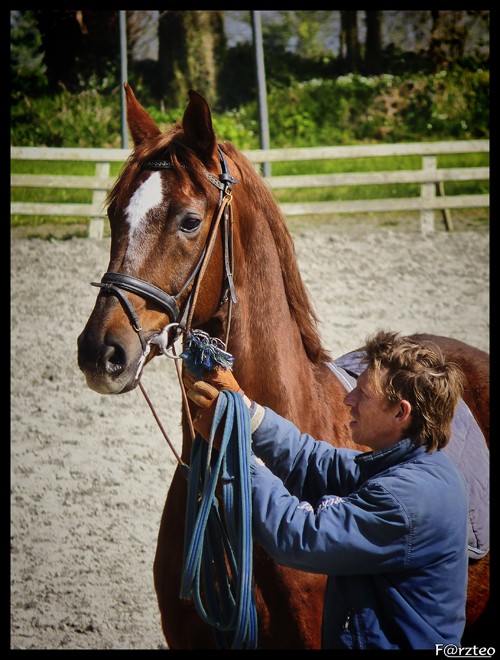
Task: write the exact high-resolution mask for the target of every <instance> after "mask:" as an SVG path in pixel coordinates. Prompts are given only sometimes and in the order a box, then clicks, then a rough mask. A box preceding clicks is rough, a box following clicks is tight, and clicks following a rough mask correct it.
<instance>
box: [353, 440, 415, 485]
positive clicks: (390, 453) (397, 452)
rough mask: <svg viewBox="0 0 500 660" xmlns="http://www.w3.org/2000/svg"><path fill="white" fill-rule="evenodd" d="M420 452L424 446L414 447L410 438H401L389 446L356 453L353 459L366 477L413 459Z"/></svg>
mask: <svg viewBox="0 0 500 660" xmlns="http://www.w3.org/2000/svg"><path fill="white" fill-rule="evenodd" d="M422 454H425V446H423V445H422V446H420V447H415V445H414V444H413V442H412V440H411V438H403V440H400V441H399V442H396V444H394V445H391V446H390V447H385V448H384V449H378V450H377V451H368V452H363V453H361V454H358V455H357V456H356V457H355V459H354V460H355V461H356V463H357V464H358V466H359V470H360V472H361V474H362V476H363V477H364V478H365V479H368V478H369V477H372V476H373V475H374V474H378V473H379V472H382V471H383V470H387V469H388V468H390V467H393V466H394V465H398V464H399V463H406V462H408V461H411V460H414V459H415V458H417V457H418V456H421V455H422Z"/></svg>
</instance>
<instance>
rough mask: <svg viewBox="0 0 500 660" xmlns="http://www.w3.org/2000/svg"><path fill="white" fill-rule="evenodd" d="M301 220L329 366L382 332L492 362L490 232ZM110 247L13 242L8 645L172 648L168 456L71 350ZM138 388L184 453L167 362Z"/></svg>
mask: <svg viewBox="0 0 500 660" xmlns="http://www.w3.org/2000/svg"><path fill="white" fill-rule="evenodd" d="M351 229H352V230H349V228H347V230H345V229H343V230H340V229H339V228H338V227H336V226H335V225H334V224H332V223H330V224H328V223H315V224H314V225H313V226H308V225H301V224H300V223H296V224H295V225H293V226H292V230H293V233H294V236H295V240H296V249H297V254H298V257H299V261H300V264H301V269H302V272H303V276H304V280H305V282H306V284H307V287H308V289H309V291H310V294H311V297H312V299H313V301H314V303H315V306H316V309H317V312H318V315H319V318H320V320H321V334H322V336H323V338H324V342H325V344H326V346H327V347H328V348H329V349H330V351H331V353H332V354H333V356H339V355H342V354H343V353H345V352H347V351H349V350H352V349H354V348H356V347H357V346H359V345H360V344H361V343H362V342H363V340H364V339H365V338H366V336H367V334H369V333H371V332H373V331H375V330H376V329H378V328H381V327H383V328H390V329H397V330H400V331H402V332H420V331H424V332H431V333H435V334H443V335H448V336H452V337H455V338H457V339H462V340H464V341H467V342H469V343H471V344H474V345H475V346H477V347H479V348H481V349H483V350H486V351H488V350H489V235H488V233H487V232H471V231H458V232H451V233H447V232H444V231H436V232H435V233H434V234H430V235H421V234H420V233H419V232H418V231H397V230H393V229H383V228H382V229H381V228H378V229H376V230H374V229H373V228H372V229H370V228H367V227H352V228H351ZM108 253H109V240H108V239H104V240H102V241H98V240H94V239H92V240H91V239H86V238H72V239H70V240H65V241H60V240H54V239H52V240H41V239H25V238H13V239H12V241H11V447H12V448H11V492H12V495H11V648H13V649H165V648H166V645H165V641H164V638H163V635H162V631H161V626H160V617H159V613H158V609H157V605H156V597H155V593H154V588H153V578H152V564H153V557H154V552H155V544H156V535H157V530H158V527H159V521H160V516H161V512H162V508H163V503H164V500H165V496H166V493H167V490H168V487H169V483H170V480H171V477H172V474H173V468H174V459H173V456H172V454H171V452H170V450H169V449H168V447H167V445H166V443H165V441H164V439H163V437H162V435H161V433H160V431H159V429H158V427H157V425H156V422H155V421H154V419H153V418H152V415H151V412H150V411H149V409H148V407H147V405H146V403H145V401H144V399H143V398H142V395H141V394H140V392H139V391H134V392H130V393H128V394H124V395H121V396H116V397H113V396H101V395H99V394H96V393H95V392H93V391H91V390H89V389H88V388H87V386H86V384H85V380H84V378H83V375H82V374H81V373H80V371H79V369H78V366H77V362H76V340H77V336H78V335H79V333H80V332H81V330H82V329H83V326H84V325H85V322H86V320H87V318H88V316H89V314H90V312H91V310H92V307H93V304H94V301H95V296H96V289H95V288H93V287H91V286H90V284H89V283H90V281H92V280H99V279H100V277H101V275H102V273H103V272H104V271H105V270H106V267H107V263H108ZM143 383H144V385H145V388H146V390H147V391H148V393H149V395H150V396H151V398H152V400H153V402H154V404H155V406H156V408H157V409H158V411H159V413H160V416H161V418H162V421H163V424H164V426H165V428H166V429H167V431H168V433H169V435H170V437H171V438H172V440H173V441H174V443H175V444H176V446H177V447H178V448H180V396H179V389H178V384H177V378H176V374H175V368H174V366H173V364H172V363H171V362H170V361H168V360H167V359H166V358H164V357H162V358H157V359H156V360H154V361H153V362H152V363H151V364H150V365H149V366H148V368H147V369H146V371H145V374H144V377H143Z"/></svg>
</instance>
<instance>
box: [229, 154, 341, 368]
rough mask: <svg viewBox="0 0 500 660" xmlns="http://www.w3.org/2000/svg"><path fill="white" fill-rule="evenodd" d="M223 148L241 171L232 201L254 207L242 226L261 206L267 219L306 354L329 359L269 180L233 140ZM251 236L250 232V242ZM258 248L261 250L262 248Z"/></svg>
mask: <svg viewBox="0 0 500 660" xmlns="http://www.w3.org/2000/svg"><path fill="white" fill-rule="evenodd" d="M221 148H222V150H223V151H224V153H226V154H227V155H228V156H229V157H230V158H231V159H232V160H233V161H234V162H235V163H236V165H237V167H238V169H239V170H240V172H241V175H240V178H241V182H240V183H239V184H237V185H236V186H235V188H234V193H233V200H234V201H233V203H235V204H238V206H239V208H240V209H251V212H250V214H249V223H246V224H247V227H244V226H242V227H241V228H240V230H241V231H245V229H249V227H248V224H250V223H254V222H255V218H256V217H257V210H260V214H259V216H260V217H261V218H262V221H264V222H267V224H268V226H269V229H270V234H271V236H272V237H273V239H274V242H275V245H276V250H277V253H278V258H279V261H280V266H281V272H282V275H283V283H284V287H285V295H286V297H287V301H288V305H289V308H290V313H291V315H292V317H293V318H294V319H295V321H296V323H297V326H298V328H299V331H300V334H301V336H302V341H303V345H304V349H305V351H306V353H307V356H308V358H309V359H310V360H311V361H312V362H313V363H315V364H317V363H320V362H325V361H330V360H331V356H330V355H329V354H328V352H327V351H326V350H325V349H324V347H323V346H322V343H321V339H320V336H319V332H318V318H317V315H316V313H315V311H314V308H313V306H312V303H311V299H310V296H309V293H308V291H307V289H306V287H305V284H304V280H303V279H302V275H301V273H300V268H299V264H298V259H297V254H296V251H295V245H294V242H293V238H292V235H291V234H290V231H289V229H288V226H287V223H286V220H285V217H284V216H283V214H282V212H281V209H280V208H279V205H278V203H277V202H276V200H275V198H274V196H273V194H272V192H271V190H270V188H269V187H268V186H267V184H266V182H265V181H264V180H263V179H262V177H261V176H260V175H259V174H258V172H256V170H255V168H254V166H253V165H252V163H251V162H250V160H248V158H246V156H245V155H244V154H242V153H241V152H240V151H239V150H238V149H237V148H236V147H235V146H234V145H232V144H231V143H226V142H225V143H223V144H222V145H221ZM240 212H241V211H240ZM254 239H255V236H254ZM258 239H259V237H257V240H258ZM250 240H251V239H250V236H249V239H248V242H249V243H250ZM254 242H255V240H254ZM257 252H258V254H261V252H260V249H258V250H257ZM257 252H256V256H258V254H257Z"/></svg>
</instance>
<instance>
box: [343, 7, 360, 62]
mask: <svg viewBox="0 0 500 660" xmlns="http://www.w3.org/2000/svg"><path fill="white" fill-rule="evenodd" d="M357 13H358V12H357V11H356V10H352V11H351V10H342V11H341V12H340V51H339V58H340V59H341V60H342V62H343V63H344V69H345V70H346V71H352V72H358V71H359V65H360V50H359V40H358V17H357Z"/></svg>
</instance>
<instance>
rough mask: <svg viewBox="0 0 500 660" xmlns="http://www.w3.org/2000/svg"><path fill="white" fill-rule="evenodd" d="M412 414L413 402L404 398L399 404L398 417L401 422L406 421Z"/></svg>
mask: <svg viewBox="0 0 500 660" xmlns="http://www.w3.org/2000/svg"><path fill="white" fill-rule="evenodd" d="M410 415H411V403H410V402H409V401H407V400H406V399H403V400H402V401H400V402H399V404H398V409H397V411H396V417H397V419H398V421H399V422H400V423H405V422H407V421H408V420H409V419H410Z"/></svg>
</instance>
